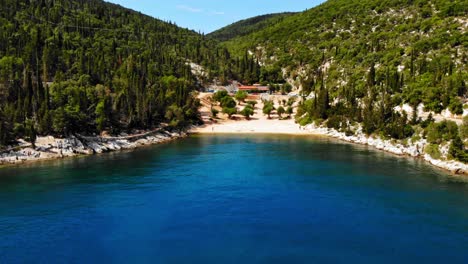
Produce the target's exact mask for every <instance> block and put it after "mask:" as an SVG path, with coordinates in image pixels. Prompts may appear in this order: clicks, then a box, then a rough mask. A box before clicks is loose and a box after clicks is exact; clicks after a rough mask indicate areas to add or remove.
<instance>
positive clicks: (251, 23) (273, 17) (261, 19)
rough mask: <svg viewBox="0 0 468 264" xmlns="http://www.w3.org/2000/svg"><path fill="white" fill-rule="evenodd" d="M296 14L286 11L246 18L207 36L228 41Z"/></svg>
mask: <svg viewBox="0 0 468 264" xmlns="http://www.w3.org/2000/svg"><path fill="white" fill-rule="evenodd" d="M294 14H295V13H292V12H284V13H276V14H267V15H261V16H256V17H252V18H248V19H244V20H241V21H238V22H235V23H233V24H231V25H228V26H226V27H223V28H220V29H218V30H216V31H214V32H211V33H210V34H208V35H207V37H210V38H213V39H216V40H219V41H228V40H231V39H233V38H238V37H242V36H245V35H249V34H251V33H254V32H257V31H259V30H262V29H264V28H266V27H268V26H270V25H272V24H275V23H278V22H280V21H282V20H283V19H284V18H285V17H288V16H292V15H294Z"/></svg>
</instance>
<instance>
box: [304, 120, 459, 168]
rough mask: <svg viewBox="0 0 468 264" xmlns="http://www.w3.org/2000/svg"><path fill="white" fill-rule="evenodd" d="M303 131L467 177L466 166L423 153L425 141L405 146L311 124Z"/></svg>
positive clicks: (358, 131) (357, 133)
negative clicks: (370, 148)
mask: <svg viewBox="0 0 468 264" xmlns="http://www.w3.org/2000/svg"><path fill="white" fill-rule="evenodd" d="M303 129H304V130H305V131H308V132H310V133H312V134H319V135H325V136H329V137H332V138H336V139H340V140H343V141H346V142H351V143H356V144H362V145H368V146H372V147H374V148H376V149H379V150H383V151H386V152H389V153H393V154H396V155H400V156H411V157H414V158H422V159H424V160H425V161H427V162H429V163H430V164H432V165H434V166H436V167H439V168H441V169H445V170H448V171H450V172H452V173H454V174H458V175H468V164H465V163H463V162H459V161H454V160H439V159H433V158H432V157H431V156H430V155H428V154H426V153H425V148H426V146H427V144H428V143H427V141H426V140H425V139H420V140H417V141H415V142H412V141H411V140H409V141H408V142H407V143H406V144H403V143H402V142H398V141H395V140H384V139H380V138H375V137H372V136H367V135H365V134H364V133H362V131H360V129H358V130H357V132H356V133H355V135H351V136H349V135H346V133H343V132H339V131H337V130H335V129H332V128H326V127H318V126H315V125H313V124H311V125H307V126H305V127H303Z"/></svg>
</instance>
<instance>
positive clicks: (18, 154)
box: [0, 129, 186, 165]
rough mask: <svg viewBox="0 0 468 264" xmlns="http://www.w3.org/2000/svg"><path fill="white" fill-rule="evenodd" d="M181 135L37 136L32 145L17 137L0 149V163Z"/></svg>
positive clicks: (86, 152)
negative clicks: (15, 141)
mask: <svg viewBox="0 0 468 264" xmlns="http://www.w3.org/2000/svg"><path fill="white" fill-rule="evenodd" d="M185 136H186V133H185V132H181V133H170V132H168V131H166V130H162V129H160V130H155V131H146V132H143V133H139V134H136V135H130V136H122V137H87V136H80V135H77V136H71V137H68V138H54V137H52V136H47V137H38V138H37V140H36V147H35V148H32V146H31V144H29V143H27V142H25V141H23V140H20V141H19V142H20V144H19V145H17V146H10V147H9V148H7V150H4V151H2V152H0V165H4V164H17V163H23V162H28V161H36V160H46V159H57V158H64V157H72V156H77V155H91V154H100V153H104V152H110V151H117V150H126V149H134V148H137V147H140V146H145V145H151V144H158V143H163V142H167V141H170V140H173V139H175V138H179V137H185Z"/></svg>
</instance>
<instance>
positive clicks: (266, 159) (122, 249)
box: [0, 135, 468, 263]
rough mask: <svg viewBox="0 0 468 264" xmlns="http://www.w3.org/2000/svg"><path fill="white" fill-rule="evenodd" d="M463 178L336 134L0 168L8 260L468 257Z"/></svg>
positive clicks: (218, 142) (198, 141)
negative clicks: (341, 139) (332, 137)
mask: <svg viewBox="0 0 468 264" xmlns="http://www.w3.org/2000/svg"><path fill="white" fill-rule="evenodd" d="M467 182H468V180H463V179H462V178H457V177H453V176H450V175H449V174H448V173H446V172H444V171H440V170H438V169H435V168H433V167H431V166H429V165H427V164H426V163H424V162H423V161H420V160H415V159H409V158H408V159H407V158H400V157H395V156H392V155H389V154H385V153H382V152H378V151H374V150H371V149H367V148H366V147H363V146H355V145H350V144H345V143H339V142H336V141H331V140H327V139H320V138H310V137H290V136H262V135H258V136H236V135H226V136H194V137H190V138H187V139H183V140H179V141H175V142H171V143H168V144H164V145H158V146H153V147H148V148H144V149H139V150H136V151H133V152H121V153H111V154H105V155H98V156H90V157H83V158H76V159H67V160H60V161H53V162H44V163H39V164H33V165H28V166H23V167H8V168H2V169H0V263H109V262H115V263H417V262H419V263H468V183H467Z"/></svg>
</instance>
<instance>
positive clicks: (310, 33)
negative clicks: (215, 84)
mask: <svg viewBox="0 0 468 264" xmlns="http://www.w3.org/2000/svg"><path fill="white" fill-rule="evenodd" d="M467 30H468V1H466V0H432V1H424V0H386V1H381V0H362V1H349V0H329V1H327V2H325V3H324V4H322V5H320V6H318V7H316V8H313V9H310V10H308V11H305V12H303V13H300V14H296V15H293V16H290V17H287V18H285V19H283V20H282V21H281V22H280V23H277V24H274V25H271V26H269V27H266V28H264V29H263V30H261V31H258V32H254V33H251V34H249V35H246V36H241V37H237V38H233V39H232V40H230V41H227V42H225V43H224V45H225V46H226V47H228V49H229V50H230V51H231V53H232V54H235V55H237V56H246V55H245V54H246V50H248V51H249V53H250V54H253V55H252V56H253V57H254V58H255V59H257V60H258V61H259V62H260V64H262V65H265V67H263V68H262V70H261V72H260V74H259V76H258V77H259V79H260V81H263V82H270V83H278V82H282V81H283V79H286V80H287V81H288V82H289V83H291V84H293V85H294V86H296V87H298V88H300V89H302V94H303V95H304V96H309V98H310V99H309V100H307V101H305V102H304V103H303V104H301V106H300V108H299V112H298V114H297V120H298V122H300V123H301V124H303V125H305V124H308V123H311V122H317V123H322V122H323V121H324V120H325V121H326V120H327V121H326V122H323V123H326V124H327V125H328V126H329V127H335V128H337V129H340V130H342V131H348V132H349V133H352V131H351V130H352V129H351V127H354V126H353V124H355V123H360V124H362V128H363V130H364V132H365V133H367V134H379V135H381V136H384V137H390V138H397V139H404V138H408V137H412V136H414V137H420V136H421V135H422V136H425V135H426V134H427V133H430V132H431V131H432V132H434V133H436V134H437V133H438V134H437V136H435V137H432V139H430V140H429V141H430V142H431V143H434V144H436V145H437V144H441V143H442V142H445V141H447V140H448V141H449V142H450V140H456V139H458V132H457V131H456V130H457V129H456V128H455V132H454V129H453V125H452V124H446V123H443V124H442V125H440V126H436V125H432V126H431V123H432V122H433V120H431V119H430V118H429V120H428V121H427V122H426V123H424V122H421V120H420V119H419V118H418V117H417V116H416V115H413V116H407V115H405V114H404V113H402V112H397V111H395V110H394V109H395V107H396V106H399V105H402V104H403V103H408V104H410V105H411V106H413V107H414V109H416V107H417V106H420V105H424V109H425V110H426V111H433V112H435V113H440V112H441V111H442V110H444V109H447V108H448V109H449V110H450V111H451V112H452V113H454V114H461V113H462V112H463V104H462V102H463V101H464V100H465V99H466V97H467V88H466V82H467V80H468V69H467V59H468V57H467V55H468V53H467V49H468V35H467ZM413 112H414V113H416V111H413ZM408 115H409V114H408ZM455 127H456V126H455ZM421 129H423V130H424V133H423V134H421V133H420V131H421ZM448 131H451V132H448ZM460 136H461V137H462V139H465V138H466V134H463V133H460ZM457 142H459V141H457ZM460 146H462V144H461V145H460V144H458V149H460V148H461V150H460V151H461V152H460V153H462V152H463V148H462V147H460ZM460 155H461V154H460ZM464 155H465V156H464V157H465V159H466V160H468V159H467V157H468V153H467V152H466V149H465V150H464Z"/></svg>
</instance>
